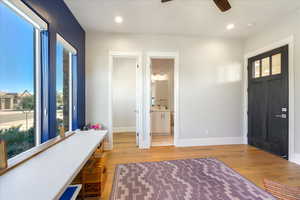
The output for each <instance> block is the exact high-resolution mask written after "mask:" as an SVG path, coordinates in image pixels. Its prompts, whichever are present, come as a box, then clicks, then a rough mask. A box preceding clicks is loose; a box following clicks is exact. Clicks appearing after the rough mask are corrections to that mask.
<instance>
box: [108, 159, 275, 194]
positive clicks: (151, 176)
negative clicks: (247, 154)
mask: <svg viewBox="0 0 300 200" xmlns="http://www.w3.org/2000/svg"><path fill="white" fill-rule="evenodd" d="M110 199H111V200H275V199H276V198H274V197H273V196H271V195H270V194H268V193H267V192H265V191H264V190H262V189H260V188H259V187H257V186H256V185H254V184H253V183H251V182H250V181H248V180H247V179H245V178H243V177H242V176H241V175H239V174H238V173H236V172H235V171H233V170H232V169H231V168H229V167H227V166H226V165H225V164H224V163H222V162H221V161H219V160H217V159H214V158H199V159H188V160H173V161H163V162H145V163H132V164H121V165H118V166H117V168H116V172H115V179H114V183H113V188H112V193H111V196H110Z"/></svg>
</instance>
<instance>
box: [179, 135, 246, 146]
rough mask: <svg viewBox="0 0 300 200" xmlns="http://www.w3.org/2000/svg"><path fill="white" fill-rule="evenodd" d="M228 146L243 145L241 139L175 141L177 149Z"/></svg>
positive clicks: (218, 138) (217, 138)
mask: <svg viewBox="0 0 300 200" xmlns="http://www.w3.org/2000/svg"><path fill="white" fill-rule="evenodd" d="M229 144H243V137H222V138H220V137H216V138H194V139H177V141H176V146H178V147H191V146H209V145H229Z"/></svg>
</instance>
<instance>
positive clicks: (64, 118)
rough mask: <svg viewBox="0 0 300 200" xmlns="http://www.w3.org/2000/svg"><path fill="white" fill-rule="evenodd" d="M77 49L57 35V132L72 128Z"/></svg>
mask: <svg viewBox="0 0 300 200" xmlns="http://www.w3.org/2000/svg"><path fill="white" fill-rule="evenodd" d="M75 55H76V50H75V49H74V48H73V47H72V46H71V45H70V44H69V43H68V42H66V41H65V40H64V39H63V38H62V37H61V36H59V35H58V36H57V44H56V124H57V133H59V130H60V128H62V127H63V128H64V131H66V132H67V131H71V130H72V115H73V111H74V109H72V108H73V101H72V96H73V78H72V72H73V68H76V66H74V64H76V62H74V61H73V56H75Z"/></svg>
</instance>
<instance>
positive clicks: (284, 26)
mask: <svg viewBox="0 0 300 200" xmlns="http://www.w3.org/2000/svg"><path fill="white" fill-rule="evenodd" d="M299 19H300V11H299V10H298V11H297V12H295V13H293V14H291V15H289V16H286V17H284V18H282V19H281V20H280V21H278V20H277V21H276V22H274V24H269V26H265V28H264V29H263V30H261V32H259V33H257V34H255V35H254V36H251V37H249V38H248V39H247V41H246V43H245V50H244V51H245V53H248V52H252V51H255V50H257V49H261V48H264V47H265V46H268V45H270V44H272V43H275V42H278V41H280V40H282V39H284V38H287V37H289V36H291V35H293V36H294V43H295V44H294V46H295V47H294V81H295V84H294V85H295V93H294V95H295V152H296V153H298V154H299V153H300V116H299V113H300V68H299V65H300V22H299ZM299 156H300V155H299ZM299 162H300V157H299Z"/></svg>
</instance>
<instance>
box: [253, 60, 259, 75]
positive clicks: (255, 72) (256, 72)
mask: <svg viewBox="0 0 300 200" xmlns="http://www.w3.org/2000/svg"><path fill="white" fill-rule="evenodd" d="M253 77H254V78H259V77H260V61H259V60H257V61H255V62H254V63H253Z"/></svg>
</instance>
